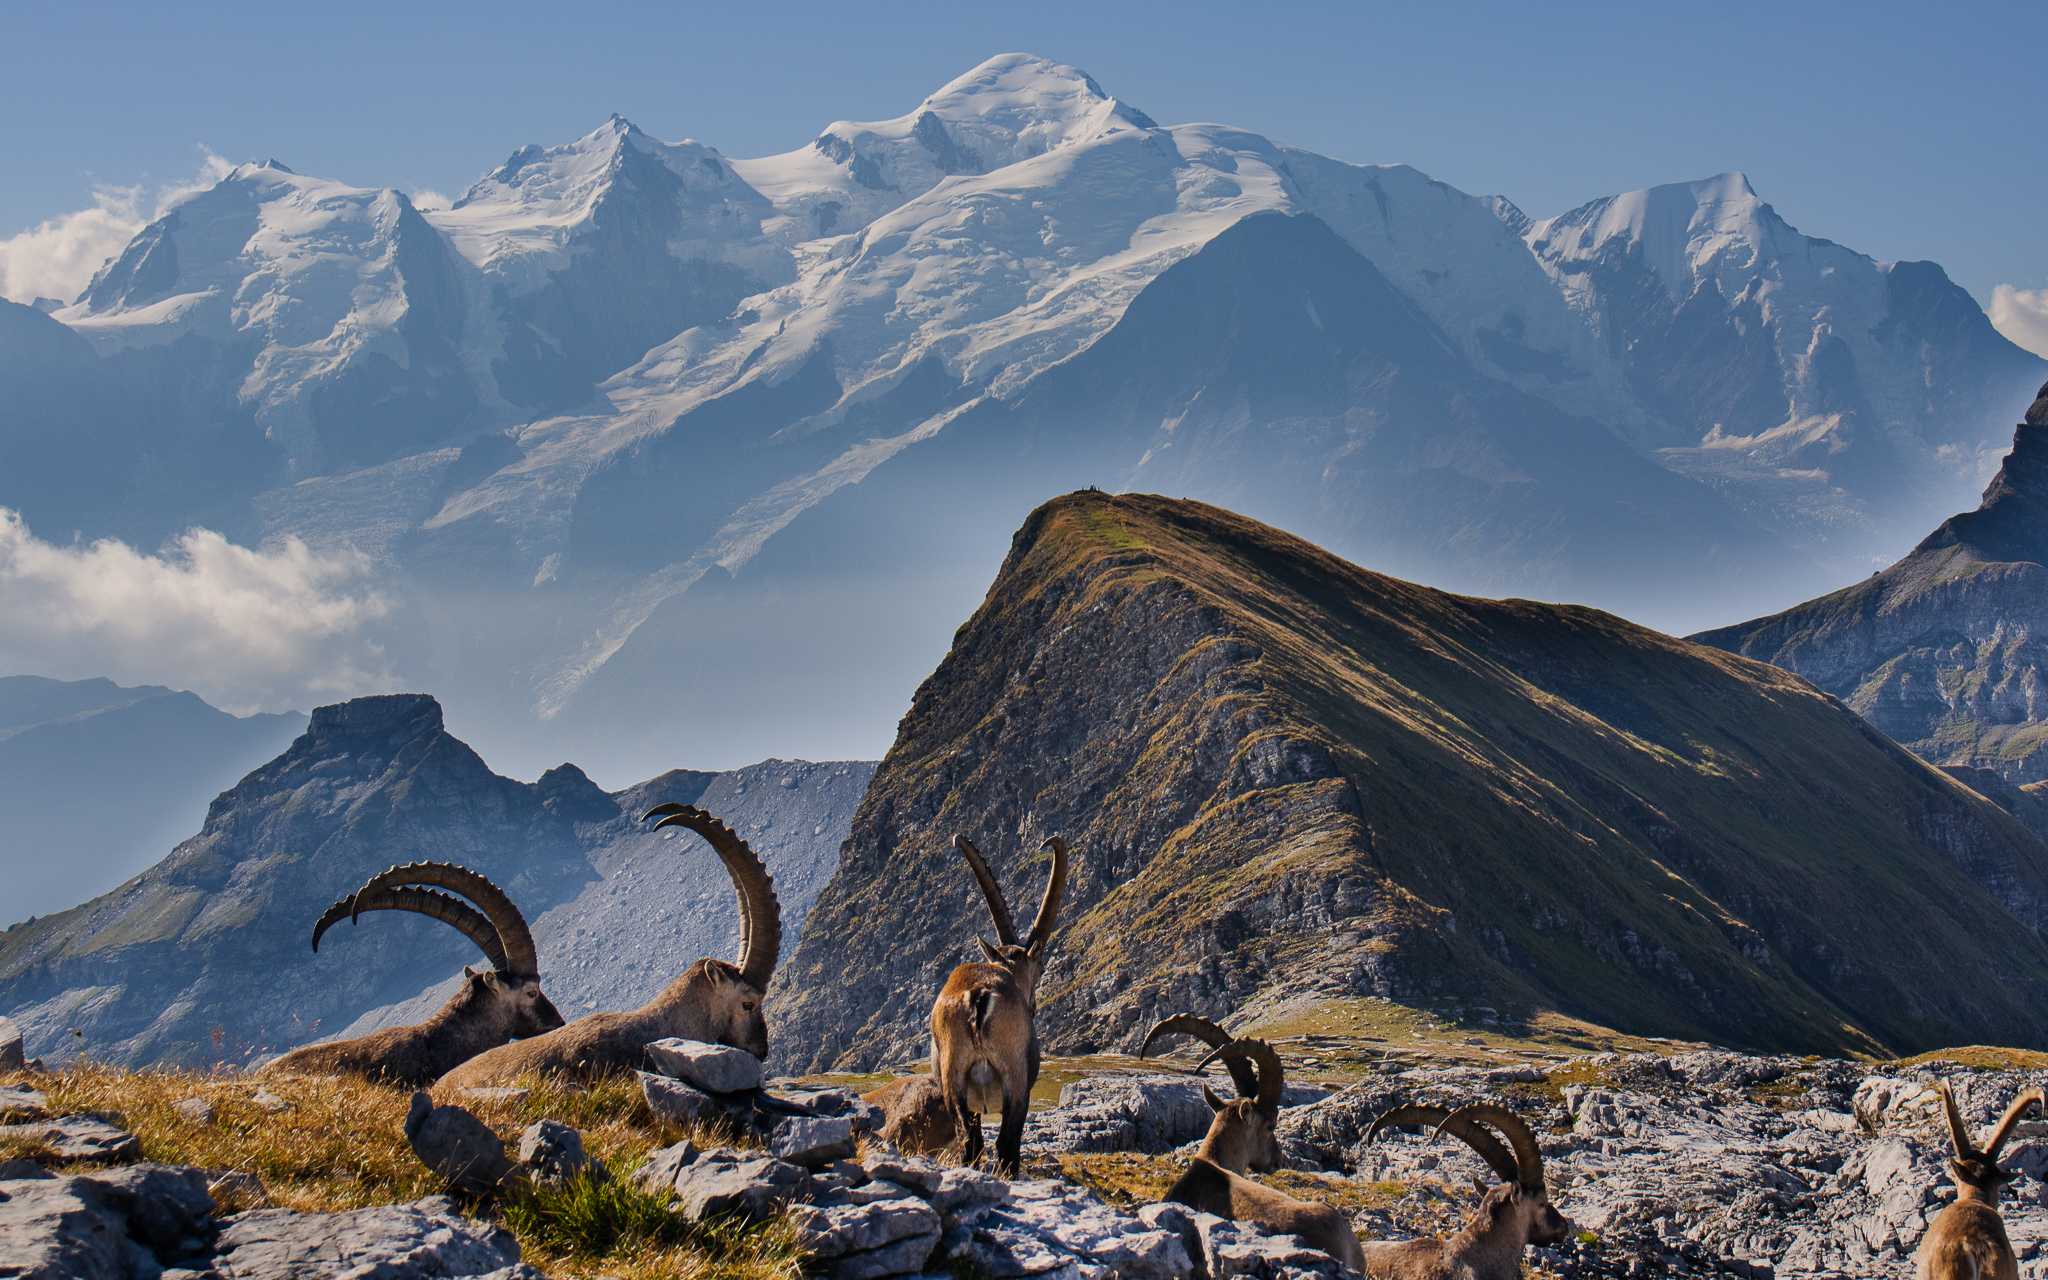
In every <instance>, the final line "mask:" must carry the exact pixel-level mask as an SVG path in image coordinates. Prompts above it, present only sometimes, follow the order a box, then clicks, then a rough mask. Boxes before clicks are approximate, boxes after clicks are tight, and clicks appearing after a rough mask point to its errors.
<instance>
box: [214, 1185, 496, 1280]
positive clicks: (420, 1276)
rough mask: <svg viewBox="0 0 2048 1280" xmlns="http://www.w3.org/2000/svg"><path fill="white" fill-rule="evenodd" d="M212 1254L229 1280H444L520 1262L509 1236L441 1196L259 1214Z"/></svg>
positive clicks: (234, 1224) (225, 1235)
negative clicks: (341, 1210) (370, 1205)
mask: <svg viewBox="0 0 2048 1280" xmlns="http://www.w3.org/2000/svg"><path fill="white" fill-rule="evenodd" d="M217 1248H218V1253H217V1254H216V1256H215V1257H214V1259H213V1265H214V1268H215V1270H217V1271H218V1272H220V1274H221V1275H222V1276H224V1277H232V1278H234V1280H343V1278H344V1277H346V1278H347V1280H371V1278H373V1277H374V1280H428V1277H432V1278H433V1280H447V1278H452V1277H480V1276H489V1275H493V1274H495V1273H501V1272H503V1271H505V1269H506V1268H509V1267H512V1266H514V1265H516V1264H517V1263H518V1262H519V1242H518V1241H517V1240H515V1239H514V1238H513V1236H512V1233H511V1232H510V1231H508V1230H506V1229H505V1228H503V1227H499V1226H494V1225H492V1224H491V1223H488V1222H479V1221H476V1220H475V1219H472V1218H468V1217H465V1216H463V1215H462V1214H461V1213H460V1212H458V1211H457V1209H456V1207H455V1204H454V1202H453V1201H451V1200H449V1199H448V1198H447V1197H445V1196H433V1197H430V1198H428V1199H425V1200H420V1201H417V1202H415V1203H413V1204H400V1205H380V1206H378V1207H376V1208H372V1209H354V1210H350V1211H348V1212H345V1213H294V1212H292V1211H290V1210H288V1209H258V1210H254V1211H253V1212H250V1213H245V1214H241V1215H240V1216H238V1217H236V1218H235V1219H234V1220H233V1221H231V1222H229V1223H228V1224H227V1225H226V1226H225V1227H223V1228H222V1230H221V1233H220V1239H219V1242H218V1245H217ZM506 1280H510V1277H507V1278H506Z"/></svg>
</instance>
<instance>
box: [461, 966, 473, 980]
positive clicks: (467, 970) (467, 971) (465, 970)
mask: <svg viewBox="0 0 2048 1280" xmlns="http://www.w3.org/2000/svg"><path fill="white" fill-rule="evenodd" d="M462 976H463V977H464V978H465V979H468V978H474V977H476V976H477V971H476V970H475V969H472V968H471V967H470V966H468V965H463V966H462Z"/></svg>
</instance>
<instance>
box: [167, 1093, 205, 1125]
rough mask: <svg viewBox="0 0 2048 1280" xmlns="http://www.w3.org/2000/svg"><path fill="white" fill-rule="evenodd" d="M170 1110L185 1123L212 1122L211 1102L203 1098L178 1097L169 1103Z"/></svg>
mask: <svg viewBox="0 0 2048 1280" xmlns="http://www.w3.org/2000/svg"><path fill="white" fill-rule="evenodd" d="M171 1110H173V1111H175V1112H177V1113H178V1118H179V1119H181V1120H183V1121H184V1122H185V1123H186V1124H212V1123H213V1104H212V1103H211V1102H208V1101H207V1100H206V1099H204V1098H180V1099H178V1101H176V1102H174V1103H172V1104H171Z"/></svg>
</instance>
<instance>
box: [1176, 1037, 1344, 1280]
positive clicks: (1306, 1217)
mask: <svg viewBox="0 0 2048 1280" xmlns="http://www.w3.org/2000/svg"><path fill="white" fill-rule="evenodd" d="M1175 1033H1181V1034H1185V1035H1191V1036H1196V1037H1198V1038H1200V1039H1202V1040H1204V1041H1206V1042H1207V1043H1209V1044H1211V1045H1213V1046H1215V1048H1214V1050H1213V1051H1212V1052H1211V1053H1210V1054H1209V1056H1208V1057H1206V1058H1204V1059H1202V1061H1201V1064H1200V1065H1199V1066H1197V1067H1196V1068H1195V1070H1197V1071H1200V1070H1201V1069H1202V1068H1203V1067H1206V1066H1208V1065H1209V1064H1210V1063H1211V1062H1214V1061H1215V1060H1217V1059H1218V1058H1221V1059H1222V1060H1223V1065H1224V1066H1226V1067H1228V1068H1229V1069H1230V1075H1231V1079H1232V1080H1233V1081H1235V1082H1236V1084H1237V1092H1238V1098H1237V1101H1235V1102H1225V1101H1224V1100H1223V1099H1221V1098H1219V1097H1217V1096H1216V1094H1215V1093H1214V1092H1213V1091H1212V1090H1211V1089H1210V1088H1209V1087H1208V1086H1207V1085H1204V1086H1202V1097H1203V1099H1204V1100H1205V1101H1207V1102H1208V1104H1209V1109H1210V1110H1211V1111H1214V1112H1215V1113H1216V1118H1215V1119H1214V1120H1212V1121H1210V1122H1209V1132H1208V1133H1207V1134H1206V1135H1205V1136H1204V1137H1203V1138H1202V1145H1201V1146H1200V1147H1198V1148H1197V1149H1196V1151H1195V1158H1194V1159H1193V1160H1192V1161H1190V1162H1189V1163H1188V1171H1187V1172H1186V1173H1184V1174H1182V1175H1181V1176H1180V1180H1179V1181H1178V1182H1176V1183H1174V1184H1173V1186H1171V1187H1170V1188H1168V1189H1167V1192H1166V1201H1167V1203H1169V1204H1184V1205H1186V1206H1188V1207H1189V1208H1191V1209H1198V1210H1200V1211H1201V1212H1203V1213H1213V1214H1215V1215H1216V1216H1218V1217H1220V1218H1229V1219H1231V1220H1233V1221H1236V1222H1250V1223H1255V1224H1257V1225H1258V1226H1260V1227H1263V1228H1265V1229H1266V1230H1267V1231H1273V1232H1278V1233H1279V1234H1281V1235H1292V1236H1300V1237H1301V1238H1302V1239H1303V1240H1306V1241H1307V1242H1308V1243H1309V1244H1310V1245H1311V1246H1313V1247H1314V1248H1317V1249H1321V1250H1322V1251H1323V1252H1324V1253H1327V1254H1329V1255H1330V1256H1331V1257H1333V1258H1335V1259H1337V1260H1338V1261H1340V1262H1343V1263H1346V1264H1347V1265H1349V1266H1352V1267H1356V1268H1358V1269H1359V1270H1361V1271H1363V1270H1364V1269H1365V1261H1364V1258H1363V1256H1362V1255H1361V1254H1360V1252H1359V1248H1358V1236H1357V1235H1356V1234H1354V1233H1353V1232H1352V1230H1351V1224H1350V1223H1349V1222H1347V1221H1345V1219H1344V1215H1343V1213H1342V1212H1340V1211H1339V1210H1337V1209H1336V1208H1334V1207H1332V1206H1330V1205H1327V1204H1320V1203H1318V1202H1316V1201H1313V1200H1297V1199H1295V1198H1294V1197H1293V1196H1290V1195H1288V1194H1287V1193H1286V1192H1284V1191H1276V1190H1274V1189H1273V1188H1271V1187H1268V1186H1265V1185H1263V1184H1261V1183H1257V1182H1253V1181H1252V1180H1251V1179H1250V1178H1247V1177H1245V1176H1244V1175H1245V1174H1246V1173H1247V1172H1257V1173H1265V1172H1268V1171H1269V1170H1272V1169H1276V1168H1278V1167H1279V1165H1280V1139H1279V1137H1278V1135H1277V1134H1276V1133H1275V1132H1274V1125H1275V1124H1277V1123H1278V1122H1279V1119H1280V1095H1281V1093H1282V1091H1283V1090H1284V1089H1285V1087H1286V1076H1285V1073H1284V1070H1283V1068H1282V1067H1281V1065H1280V1055H1279V1054H1277V1053H1274V1052H1273V1047H1272V1046H1271V1045H1269V1044H1267V1043H1266V1042H1265V1041H1263V1040H1237V1039H1232V1038H1231V1035H1230V1033H1229V1032H1228V1031H1225V1030H1224V1029H1223V1028H1222V1027H1219V1026H1217V1025H1216V1024H1215V1023H1213V1022H1211V1021H1209V1020H1208V1019H1207V1018H1197V1017H1195V1016H1194V1015H1193V1014H1187V1013H1183V1014H1179V1015H1177V1016H1175V1017H1172V1018H1168V1019H1167V1020H1166V1021H1164V1022H1162V1023H1160V1024H1158V1025H1157V1026H1155V1027H1153V1028H1152V1030H1151V1032H1150V1034H1148V1035H1147V1036H1146V1037H1145V1044H1144V1047H1143V1048H1141V1049H1139V1050H1138V1056H1139V1057H1141V1058H1142V1057H1144V1056H1145V1053H1146V1052H1147V1051H1148V1050H1149V1049H1151V1047H1152V1042H1153V1041H1154V1040H1156V1039H1158V1038H1160V1037H1161V1036H1167V1035H1173V1034H1175Z"/></svg>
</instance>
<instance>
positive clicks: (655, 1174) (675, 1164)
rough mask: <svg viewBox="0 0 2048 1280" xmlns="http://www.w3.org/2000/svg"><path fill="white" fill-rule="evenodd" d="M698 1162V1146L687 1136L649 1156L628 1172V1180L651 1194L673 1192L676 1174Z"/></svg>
mask: <svg viewBox="0 0 2048 1280" xmlns="http://www.w3.org/2000/svg"><path fill="white" fill-rule="evenodd" d="M696 1162H697V1147H696V1145H695V1144H694V1143H692V1142H691V1141H690V1140H689V1139H688V1138H685V1139H683V1140H682V1141H681V1142H678V1143H676V1144H675V1145H673V1146H668V1147H663V1148H662V1149H661V1150H659V1151H657V1152H655V1153H654V1154H653V1155H651V1156H649V1157H647V1163H645V1164H643V1165H641V1166H640V1167H639V1168H638V1169H635V1170H633V1172H631V1173H629V1174H627V1175H626V1181H628V1182H630V1183H632V1184H633V1185H634V1186H636V1187H638V1188H640V1189H641V1190H642V1191H645V1192H647V1193H648V1194H649V1195H659V1194H660V1193H662V1192H664V1191H670V1192H672V1191H674V1190H675V1189H676V1175H678V1174H680V1173H681V1172H682V1171H683V1170H684V1169H687V1168H689V1167H690V1166H691V1165H693V1164H695V1163H696Z"/></svg>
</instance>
